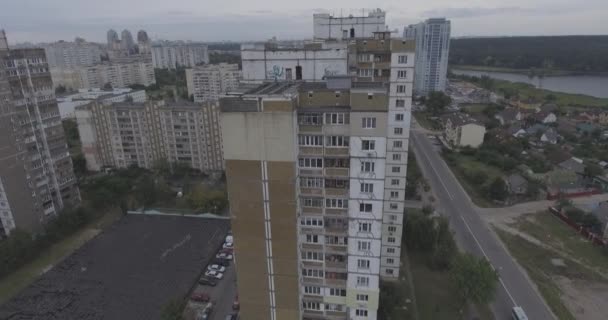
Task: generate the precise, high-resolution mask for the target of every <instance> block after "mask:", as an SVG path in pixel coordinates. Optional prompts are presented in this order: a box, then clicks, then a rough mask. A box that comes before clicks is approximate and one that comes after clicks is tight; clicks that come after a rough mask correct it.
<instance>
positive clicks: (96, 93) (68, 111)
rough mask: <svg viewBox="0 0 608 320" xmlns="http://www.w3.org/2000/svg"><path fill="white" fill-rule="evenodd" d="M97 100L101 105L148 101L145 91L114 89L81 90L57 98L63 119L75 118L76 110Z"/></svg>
mask: <svg viewBox="0 0 608 320" xmlns="http://www.w3.org/2000/svg"><path fill="white" fill-rule="evenodd" d="M93 100H97V101H100V102H101V103H105V104H108V103H118V102H125V101H131V102H145V101H146V100H147V96H146V91H145V90H133V89H131V88H113V89H112V90H103V89H99V88H95V89H80V90H78V93H74V94H69V95H66V96H62V97H57V102H58V104H59V115H60V116H61V118H62V119H66V118H75V117H76V115H75V114H74V109H75V108H76V107H78V106H83V105H85V104H89V103H90V102H91V101H93Z"/></svg>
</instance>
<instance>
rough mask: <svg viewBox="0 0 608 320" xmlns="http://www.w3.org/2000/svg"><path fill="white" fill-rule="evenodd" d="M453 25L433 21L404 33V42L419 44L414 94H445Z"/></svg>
mask: <svg viewBox="0 0 608 320" xmlns="http://www.w3.org/2000/svg"><path fill="white" fill-rule="evenodd" d="M450 29H451V27H450V21H449V20H446V19H445V18H432V19H428V20H426V21H425V22H421V23H419V24H415V25H410V26H408V27H406V28H405V29H404V31H403V37H404V38H405V39H413V40H416V71H415V80H414V92H415V93H416V94H418V95H426V94H428V93H429V92H432V91H445V86H446V77H447V73H448V55H449V51H450Z"/></svg>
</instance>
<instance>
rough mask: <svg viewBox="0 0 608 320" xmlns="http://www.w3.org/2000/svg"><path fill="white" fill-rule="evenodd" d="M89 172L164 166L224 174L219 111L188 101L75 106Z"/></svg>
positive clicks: (94, 103)
mask: <svg viewBox="0 0 608 320" xmlns="http://www.w3.org/2000/svg"><path fill="white" fill-rule="evenodd" d="M75 113H76V120H77V123H78V131H79V133H80V140H81V143H82V152H83V154H84V157H85V159H86V161H87V168H88V169H89V170H91V171H98V170H101V169H102V168H104V167H118V168H125V167H128V166H130V165H133V164H135V165H137V166H139V167H142V168H152V167H153V166H154V165H155V164H157V163H158V162H159V161H164V160H166V161H168V162H169V163H181V164H184V165H187V166H189V167H192V168H195V169H199V170H201V171H203V172H212V171H219V170H223V168H224V161H223V152H222V138H221V133H220V127H219V126H220V125H219V109H218V106H217V105H216V104H197V103H191V102H186V101H179V102H165V101H148V102H145V103H135V102H120V103H113V104H104V103H101V102H99V101H97V100H95V101H92V102H91V103H89V104H87V105H84V106H79V107H76V112H75Z"/></svg>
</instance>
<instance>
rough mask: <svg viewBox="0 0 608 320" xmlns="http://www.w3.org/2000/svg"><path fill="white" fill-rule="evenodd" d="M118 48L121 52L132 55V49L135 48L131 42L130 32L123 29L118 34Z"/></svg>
mask: <svg viewBox="0 0 608 320" xmlns="http://www.w3.org/2000/svg"><path fill="white" fill-rule="evenodd" d="M120 38H121V39H120V47H121V49H122V50H124V51H126V52H128V53H133V48H134V47H135V42H134V41H133V35H132V34H131V31H129V30H127V29H125V30H123V31H122V32H121V33H120Z"/></svg>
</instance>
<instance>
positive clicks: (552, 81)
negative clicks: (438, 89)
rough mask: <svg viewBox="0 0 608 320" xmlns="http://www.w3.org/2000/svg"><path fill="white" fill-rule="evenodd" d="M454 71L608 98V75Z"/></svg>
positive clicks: (552, 89) (461, 73) (453, 71)
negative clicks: (533, 76) (535, 75)
mask: <svg viewBox="0 0 608 320" xmlns="http://www.w3.org/2000/svg"><path fill="white" fill-rule="evenodd" d="M452 73H454V74H460V75H467V76H475V77H481V76H483V75H485V76H489V77H491V78H494V79H499V80H507V81H512V82H525V83H529V84H532V85H534V86H536V87H537V88H538V87H540V82H541V81H542V87H543V89H547V90H551V91H560V92H566V93H580V94H586V95H589V96H594V97H598V98H608V76H604V77H602V76H555V77H553V76H552V77H545V78H543V79H542V80H541V79H539V78H533V79H530V78H528V76H527V75H524V74H517V73H504V72H492V71H473V70H459V69H453V70H452Z"/></svg>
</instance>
